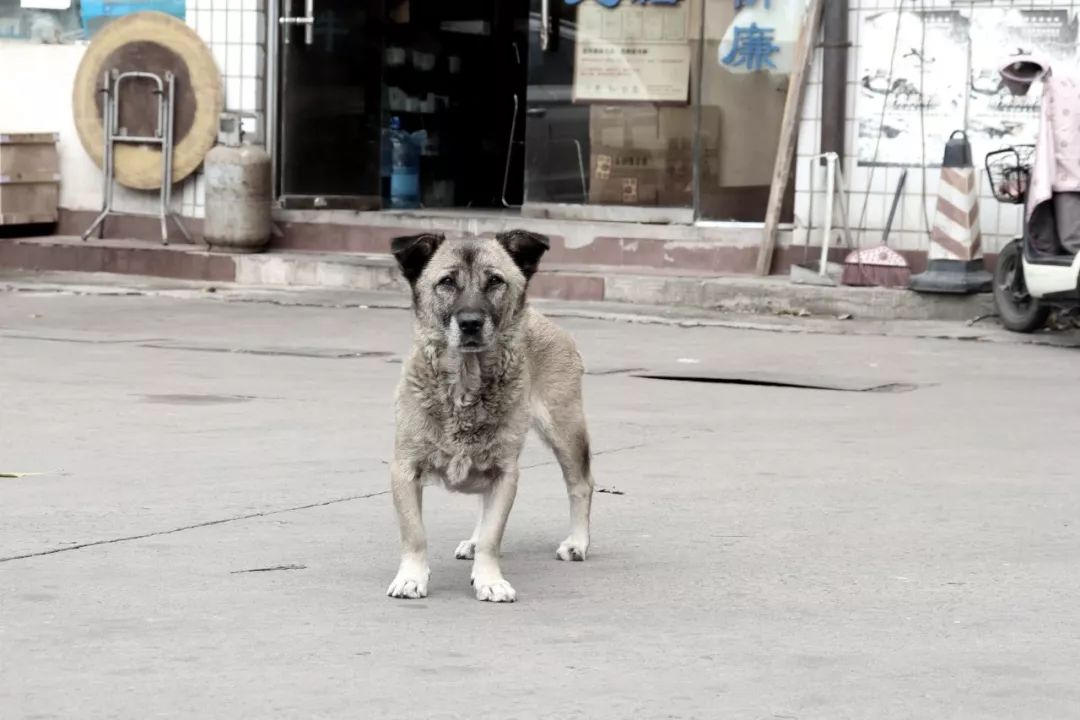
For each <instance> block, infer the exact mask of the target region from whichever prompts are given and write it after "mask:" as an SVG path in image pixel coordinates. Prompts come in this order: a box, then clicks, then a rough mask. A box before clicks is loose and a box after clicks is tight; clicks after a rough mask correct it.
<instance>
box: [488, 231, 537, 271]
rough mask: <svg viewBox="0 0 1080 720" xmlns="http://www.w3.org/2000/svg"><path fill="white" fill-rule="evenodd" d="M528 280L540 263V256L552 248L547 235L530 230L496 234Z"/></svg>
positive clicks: (496, 237)
mask: <svg viewBox="0 0 1080 720" xmlns="http://www.w3.org/2000/svg"><path fill="white" fill-rule="evenodd" d="M495 239H496V240H498V241H499V244H501V245H502V246H503V247H504V248H505V249H506V252H508V253H510V257H512V258H513V259H514V262H515V263H516V264H517V266H518V267H519V268H521V272H523V273H525V279H526V280H528V279H529V278H531V277H532V276H533V273H535V272H536V269H537V267H539V265H540V258H541V257H542V256H543V254H544V253H545V252H547V251H548V250H550V249H551V241H550V240H548V239H547V237H546V236H544V235H540V234H538V233H534V232H529V231H528V230H509V231H507V232H504V233H499V234H498V235H496V236H495Z"/></svg>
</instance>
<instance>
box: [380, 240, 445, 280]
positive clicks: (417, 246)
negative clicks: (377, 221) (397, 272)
mask: <svg viewBox="0 0 1080 720" xmlns="http://www.w3.org/2000/svg"><path fill="white" fill-rule="evenodd" d="M444 239H445V237H444V236H443V235H432V234H431V233H422V234H420V235H408V236H406V237H396V238H394V239H393V240H391V241H390V252H391V253H393V255H394V259H395V260H397V264H398V267H400V268H401V274H402V275H404V276H405V279H406V280H408V281H409V284H410V285H414V284H416V280H417V278H419V277H420V273H422V272H424V268H425V267H426V266H427V264H428V260H430V259H431V256H432V255H434V254H435V251H436V250H438V249H439V246H440V245H442V242H443V240H444Z"/></svg>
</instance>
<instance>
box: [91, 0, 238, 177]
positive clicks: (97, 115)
mask: <svg viewBox="0 0 1080 720" xmlns="http://www.w3.org/2000/svg"><path fill="white" fill-rule="evenodd" d="M112 70H117V71H119V72H129V71H140V72H149V73H154V74H156V75H158V76H160V77H162V78H163V79H164V75H165V73H166V72H171V73H172V74H173V76H174V78H175V81H174V86H175V87H174V93H175V108H174V121H173V122H174V127H173V139H174V144H175V149H174V150H173V182H177V181H180V180H183V179H184V178H185V177H187V176H188V175H190V174H191V173H193V172H195V169H196V168H197V167H199V165H200V164H201V163H202V161H203V158H205V157H206V153H207V152H209V151H210V148H212V147H213V146H214V142H215V140H216V139H217V130H218V116H219V115H220V114H221V111H222V108H223V106H224V98H223V95H222V88H221V73H220V72H219V71H218V67H217V64H216V63H215V62H214V56H213V55H212V54H211V53H210V49H209V48H208V47H207V46H206V44H205V43H204V42H203V41H202V39H201V38H200V37H199V36H198V35H196V34H195V31H193V30H192V29H191V28H189V27H188V26H187V25H186V24H185V23H184V22H183V21H181V20H178V19H176V18H174V17H173V16H171V15H166V14H164V13H158V12H140V13H134V14H132V15H126V16H124V17H122V18H119V19H117V20H114V21H112V22H110V23H109V24H108V25H106V26H105V27H104V28H102V29H101V30H100V31H99V32H98V33H97V34H96V35H95V36H94V39H93V41H92V42H91V43H90V46H89V47H88V48H87V49H86V54H85V55H84V56H83V59H82V62H81V63H80V65H79V70H78V72H77V73H76V74H75V88H74V92H73V98H72V104H73V106H74V112H75V128H76V130H78V133H79V139H80V140H81V141H82V144H83V147H84V148H86V152H88V153H89V154H90V157H92V158H93V159H94V162H96V163H97V164H98V167H102V166H103V164H104V159H105V148H104V137H103V135H104V128H103V127H102V107H103V105H102V104H103V101H104V96H103V94H102V93H101V88H102V83H103V78H104V76H105V74H106V73H108V72H111V71H112ZM152 86H153V83H152V82H150V81H145V80H141V79H133V80H130V81H124V83H122V84H121V91H120V118H119V126H120V127H121V128H126V129H127V133H128V134H129V135H142V136H151V135H153V134H154V131H155V129H156V127H157V96H156V95H154V94H152V93H151V92H150V89H151V88H152ZM161 161H162V158H161V148H160V147H159V146H156V145H133V144H130V143H117V144H116V155H115V162H116V181H117V182H118V183H120V184H121V185H124V186H126V187H130V188H135V189H137V190H156V189H158V188H160V187H161Z"/></svg>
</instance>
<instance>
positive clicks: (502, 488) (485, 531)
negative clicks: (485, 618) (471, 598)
mask: <svg viewBox="0 0 1080 720" xmlns="http://www.w3.org/2000/svg"><path fill="white" fill-rule="evenodd" d="M517 482H518V469H517V466H516V465H515V466H514V467H513V468H508V469H507V470H506V471H505V472H503V473H502V474H501V475H500V476H499V479H498V480H496V481H495V483H494V484H492V486H491V488H490V489H489V490H488V491H487V493H485V494H484V509H483V515H482V517H481V518H480V528H479V530H480V532H479V534H478V536H477V540H476V557H475V559H474V560H473V569H472V583H473V587H474V589H475V590H476V599H477V600H487V601H490V602H514V600H515V599H516V598H517V593H515V592H514V588H513V587H512V586H511V585H510V583H508V582H507V581H506V578H504V577H503V574H502V570H501V569H500V568H499V551H500V548H501V547H502V538H503V531H504V530H505V529H506V519H507V518H508V517H509V516H510V508H512V507H513V506H514V496H515V495H517Z"/></svg>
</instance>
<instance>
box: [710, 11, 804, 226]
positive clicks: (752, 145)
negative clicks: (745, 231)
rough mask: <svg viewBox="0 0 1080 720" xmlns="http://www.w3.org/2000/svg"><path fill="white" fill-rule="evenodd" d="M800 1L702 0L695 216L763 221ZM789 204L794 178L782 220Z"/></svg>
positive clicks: (800, 16)
mask: <svg viewBox="0 0 1080 720" xmlns="http://www.w3.org/2000/svg"><path fill="white" fill-rule="evenodd" d="M804 5H805V3H804V0H705V18H704V27H703V32H702V43H703V45H704V48H703V50H704V51H703V52H702V68H701V90H700V92H701V106H702V108H701V110H702V112H701V130H700V131H701V137H702V143H701V157H700V163H701V165H700V168H701V191H700V199H699V207H698V216H699V217H700V218H702V219H706V220H731V221H740V222H763V221H764V220H765V211H766V206H767V204H768V200H769V189H770V183H771V181H772V173H773V164H774V163H775V162H776V153H777V144H778V142H779V138H780V126H781V123H782V119H783V115H784V103H785V100H786V97H787V89H788V78H789V76H790V73H791V71H792V63H793V60H794V54H795V44H796V42H797V39H798V35H799V31H800V28H801V25H802V20H803V14H804ZM793 152H794V150H793ZM793 203H794V183H788V193H787V197H786V198H785V204H784V208H783V210H782V213H781V217H782V219H786V220H788V221H790V218H791V212H792V206H793Z"/></svg>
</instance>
